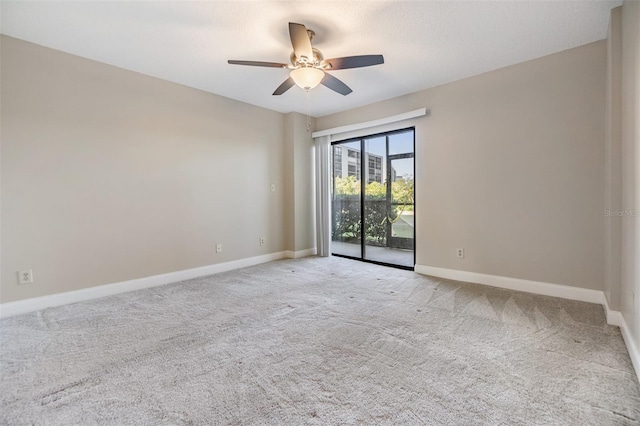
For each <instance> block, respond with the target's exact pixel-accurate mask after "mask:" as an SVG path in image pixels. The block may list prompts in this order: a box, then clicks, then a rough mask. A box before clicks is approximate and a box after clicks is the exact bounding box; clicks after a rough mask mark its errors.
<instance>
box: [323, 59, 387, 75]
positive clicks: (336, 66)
mask: <svg viewBox="0 0 640 426" xmlns="http://www.w3.org/2000/svg"><path fill="white" fill-rule="evenodd" d="M324 62H325V63H327V64H329V66H330V67H329V68H327V69H329V70H332V71H333V70H345V69H348V68H362V67H370V66H372V65H380V64H384V57H383V56H382V55H360V56H345V57H344V58H333V59H325V61H324Z"/></svg>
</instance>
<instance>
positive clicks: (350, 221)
mask: <svg viewBox="0 0 640 426" xmlns="http://www.w3.org/2000/svg"><path fill="white" fill-rule="evenodd" d="M332 154H333V155H332V156H333V161H332V164H333V185H332V202H331V209H332V214H331V236H332V241H331V251H332V253H334V254H341V255H345V256H353V257H361V256H362V253H361V251H362V250H361V245H360V243H361V238H360V235H361V225H362V224H361V220H360V219H361V218H360V201H361V200H360V194H361V180H360V174H361V170H362V164H361V158H360V157H361V155H360V141H356V142H347V143H342V144H338V145H333V153H332Z"/></svg>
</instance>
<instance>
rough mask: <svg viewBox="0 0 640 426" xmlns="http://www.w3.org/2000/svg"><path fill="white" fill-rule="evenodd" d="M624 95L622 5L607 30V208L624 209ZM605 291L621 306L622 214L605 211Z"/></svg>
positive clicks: (612, 305)
mask: <svg viewBox="0 0 640 426" xmlns="http://www.w3.org/2000/svg"><path fill="white" fill-rule="evenodd" d="M621 99H622V7H616V8H615V9H612V10H611V19H610V21H609V32H608V34H607V79H606V104H605V108H606V110H605V114H606V115H605V211H609V212H616V211H619V210H620V209H622V164H621V162H622V156H621V130H622V127H621V124H620V123H621V122H620V120H621V107H622V104H621ZM604 236H605V259H604V260H605V280H604V293H605V296H606V297H607V300H608V302H609V307H610V308H611V309H613V310H620V268H621V266H620V259H621V249H622V241H621V240H622V218H621V217H619V216H616V215H613V216H612V215H606V214H605V215H604Z"/></svg>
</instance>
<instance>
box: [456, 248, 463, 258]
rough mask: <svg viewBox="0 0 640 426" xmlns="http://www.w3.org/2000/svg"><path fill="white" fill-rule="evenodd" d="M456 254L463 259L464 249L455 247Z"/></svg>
mask: <svg viewBox="0 0 640 426" xmlns="http://www.w3.org/2000/svg"><path fill="white" fill-rule="evenodd" d="M456 256H457V257H458V259H464V249H463V248H458V249H456Z"/></svg>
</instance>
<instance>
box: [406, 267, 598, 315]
mask: <svg viewBox="0 0 640 426" xmlns="http://www.w3.org/2000/svg"><path fill="white" fill-rule="evenodd" d="M415 271H416V272H417V273H419V274H424V275H432V276H434V277H440V278H447V279H450V280H454V281H464V282H468V283H474V284H484V285H489V286H492V287H500V288H506V289H508V290H518V291H524V292H527V293H534V294H541V295H544V296H554V297H560V298H562V299H570V300H578V301H581V302H589V303H598V304H600V305H603V304H604V293H603V292H602V291H599V290H589V289H586V288H579V287H571V286H567V285H560V284H551V283H545V282H540V281H529V280H523V279H519V278H508V277H501V276H498V275H487V274H479V273H477V272H468V271H457V270H455V269H445V268H437V267H435V266H424V265H416V266H415Z"/></svg>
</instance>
